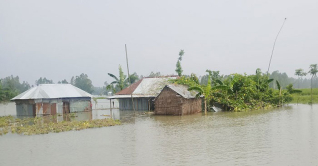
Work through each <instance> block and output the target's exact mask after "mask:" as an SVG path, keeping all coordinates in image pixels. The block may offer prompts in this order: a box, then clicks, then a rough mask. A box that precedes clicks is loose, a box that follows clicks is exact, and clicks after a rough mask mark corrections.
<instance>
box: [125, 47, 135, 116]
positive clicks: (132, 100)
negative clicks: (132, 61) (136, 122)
mask: <svg viewBox="0 0 318 166" xmlns="http://www.w3.org/2000/svg"><path fill="white" fill-rule="evenodd" d="M125 51H126V63H127V72H128V81H129V85H130V75H129V66H128V55H127V46H126V44H125ZM131 102H132V105H133V110H134V111H135V104H134V99H133V96H132V93H131Z"/></svg>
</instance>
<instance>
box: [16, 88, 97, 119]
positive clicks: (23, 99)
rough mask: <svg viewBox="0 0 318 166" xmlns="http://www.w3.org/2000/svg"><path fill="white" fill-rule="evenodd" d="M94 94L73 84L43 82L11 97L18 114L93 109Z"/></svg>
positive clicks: (53, 113) (59, 112)
mask: <svg viewBox="0 0 318 166" xmlns="http://www.w3.org/2000/svg"><path fill="white" fill-rule="evenodd" d="M91 97H92V95H91V94H89V93H87V92H85V91H83V90H81V89H79V88H77V87H75V86H73V85H71V84H41V85H39V86H36V87H33V88H31V89H29V90H27V91H25V92H23V93H21V94H19V95H18V96H16V97H14V98H13V99H11V101H14V102H15V103H16V112H17V116H36V115H55V114H66V113H70V112H83V111H91V110H92V107H91Z"/></svg>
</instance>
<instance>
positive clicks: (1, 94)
mask: <svg viewBox="0 0 318 166" xmlns="http://www.w3.org/2000/svg"><path fill="white" fill-rule="evenodd" d="M29 88H30V85H29V84H28V83H27V82H24V81H23V82H22V83H20V80H19V77H18V76H16V77H13V76H9V77H5V78H3V79H0V102H3V101H9V100H10V99H12V98H13V97H15V96H16V95H18V94H19V93H22V92H24V91H26V90H28V89H29Z"/></svg>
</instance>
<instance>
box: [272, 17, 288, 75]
mask: <svg viewBox="0 0 318 166" xmlns="http://www.w3.org/2000/svg"><path fill="white" fill-rule="evenodd" d="M286 19H287V18H285V19H284V22H283V25H282V26H281V27H280V29H279V31H278V33H277V36H276V38H275V41H274V45H273V49H272V54H271V58H270V60H269V64H268V69H267V76H268V74H269V68H270V67H271V62H272V57H273V54H274V49H275V44H276V40H277V38H278V35H279V34H280V31H281V30H282V29H283V26H284V24H285V21H286Z"/></svg>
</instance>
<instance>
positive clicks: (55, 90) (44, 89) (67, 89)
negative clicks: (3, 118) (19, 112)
mask: <svg viewBox="0 0 318 166" xmlns="http://www.w3.org/2000/svg"><path fill="white" fill-rule="evenodd" d="M91 96H92V95H91V94H89V93H87V92H85V91H83V90H81V89H79V88H77V87H75V86H73V85H71V84H41V85H39V86H36V87H33V88H31V89H29V90H27V91H25V92H23V93H21V94H19V95H18V96H16V97H14V98H13V99H11V100H23V99H50V98H52V99H56V98H72V97H91Z"/></svg>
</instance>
